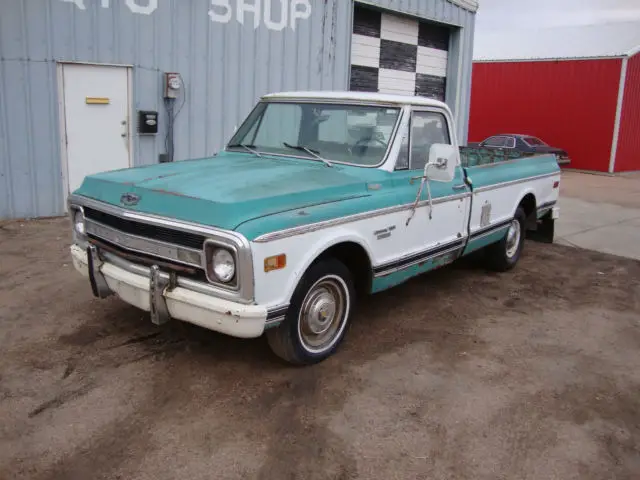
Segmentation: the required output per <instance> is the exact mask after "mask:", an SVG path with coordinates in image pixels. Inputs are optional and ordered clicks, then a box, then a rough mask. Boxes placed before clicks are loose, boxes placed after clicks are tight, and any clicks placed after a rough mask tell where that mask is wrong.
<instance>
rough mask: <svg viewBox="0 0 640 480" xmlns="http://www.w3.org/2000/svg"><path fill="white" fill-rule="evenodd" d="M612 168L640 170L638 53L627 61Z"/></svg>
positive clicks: (639, 69)
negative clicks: (618, 131)
mask: <svg viewBox="0 0 640 480" xmlns="http://www.w3.org/2000/svg"><path fill="white" fill-rule="evenodd" d="M614 170H615V171H616V172H629V171H634V170H640V54H636V55H635V56H633V57H631V58H629V60H628V61H627V79H626V82H625V88H624V100H623V104H622V116H621V117H620V136H619V138H618V151H617V153H616V163H615V167H614Z"/></svg>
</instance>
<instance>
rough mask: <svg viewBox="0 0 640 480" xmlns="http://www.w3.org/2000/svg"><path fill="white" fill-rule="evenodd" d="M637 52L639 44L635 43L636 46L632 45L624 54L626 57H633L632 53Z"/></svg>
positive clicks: (639, 51)
mask: <svg viewBox="0 0 640 480" xmlns="http://www.w3.org/2000/svg"><path fill="white" fill-rule="evenodd" d="M638 53H640V45H637V46H635V47H633V48H632V49H631V50H629V51H628V52H627V53H626V56H627V57H633V56H634V55H636V54H638Z"/></svg>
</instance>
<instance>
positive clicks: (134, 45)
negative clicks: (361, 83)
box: [0, 0, 474, 218]
mask: <svg viewBox="0 0 640 480" xmlns="http://www.w3.org/2000/svg"><path fill="white" fill-rule="evenodd" d="M295 1H296V2H297V3H298V4H302V3H304V1H303V0H295ZM215 2H216V4H221V3H227V4H229V5H230V6H231V7H232V8H231V19H230V21H229V22H228V23H217V22H214V21H212V20H211V18H210V16H209V15H208V12H209V11H210V10H212V9H214V7H212V1H211V0H190V1H183V0H158V1H157V2H156V0H3V1H2V15H0V190H1V191H0V218H5V217H30V216H48V215H58V214H61V213H62V212H63V211H64V205H63V197H64V195H63V193H64V192H63V188H65V187H63V182H62V178H61V175H62V174H61V159H60V139H59V132H60V125H59V120H58V114H59V113H58V85H57V79H56V62H92V63H110V64H126V65H132V66H133V92H132V93H133V108H134V110H138V109H140V110H158V111H160V112H161V117H160V125H159V127H160V133H159V134H158V135H157V136H155V137H140V136H137V135H135V136H134V151H133V159H134V163H135V164H136V165H144V164H151V163H155V162H157V159H158V154H159V153H163V152H164V151H165V147H164V144H165V132H166V114H165V112H164V105H163V101H162V72H165V71H176V72H180V73H181V74H182V77H183V79H184V81H185V84H186V92H187V98H186V103H185V105H184V107H183V108H182V110H181V112H180V114H179V116H178V118H177V120H176V125H175V141H176V143H175V149H176V150H175V158H176V159H177V160H179V159H185V158H194V157H204V156H210V155H213V154H215V153H216V152H217V151H218V150H219V149H220V147H221V146H222V145H223V143H224V142H225V141H226V140H227V139H228V138H229V136H230V135H231V133H232V132H233V129H234V127H235V126H236V125H238V124H239V122H240V121H241V120H242V119H243V118H244V116H245V115H246V114H247V112H248V111H249V110H250V109H251V107H252V106H253V105H254V103H255V101H256V100H257V99H258V98H259V96H261V95H262V94H264V93H268V92H273V91H283V90H346V89H347V88H348V84H349V83H348V82H349V63H350V62H349V55H350V42H351V24H352V20H351V16H352V7H353V4H352V2H349V1H345V0H309V3H310V6H311V15H310V17H309V18H308V19H305V20H300V19H298V20H297V22H296V28H295V30H294V29H292V28H291V26H290V24H288V26H287V27H286V28H284V29H283V30H281V31H274V30H270V29H268V28H266V27H265V22H264V16H263V15H262V14H261V16H260V21H259V24H258V26H257V28H254V15H253V13H251V12H246V13H245V14H244V24H241V23H239V21H238V15H237V11H236V7H237V5H238V4H239V3H242V2H239V0H228V2H225V1H223V0H215ZM256 2H257V3H260V4H261V5H262V6H264V5H265V4H266V0H261V1H257V0H252V1H250V2H249V1H248V2H246V5H252V4H255V3H256ZM293 2H294V0H271V2H270V4H271V5H272V15H271V18H272V19H274V20H276V21H277V20H278V19H279V18H280V13H281V8H280V6H281V5H283V4H284V5H286V6H288V7H289V6H290V5H291V4H292V3H293ZM156 3H157V9H156V10H155V11H153V12H152V13H150V14H149V15H144V14H139V13H132V12H131V10H130V7H129V6H130V5H133V6H135V5H139V6H142V7H144V6H147V5H152V6H153V5H154V4H156ZM367 3H369V4H374V5H378V6H380V7H383V8H388V9H391V10H397V11H400V12H402V13H406V14H409V15H416V16H419V17H421V18H428V19H432V20H436V21H440V22H447V23H451V24H455V25H457V26H460V27H464V28H461V29H460V30H459V32H460V33H459V35H458V36H457V37H456V38H455V39H454V41H453V44H454V46H455V48H457V49H459V50H456V51H455V52H452V53H453V54H455V55H458V52H462V55H461V57H459V58H457V59H456V61H452V62H451V64H453V65H452V66H451V67H450V68H451V72H450V73H449V75H450V81H451V82H455V84H456V85H457V86H459V88H451V91H450V90H449V88H450V87H449V86H448V87H447V89H448V90H447V92H448V93H447V101H448V103H449V104H450V105H451V107H452V109H453V110H454V112H457V113H458V115H459V135H460V136H461V137H462V138H464V137H465V135H466V125H467V121H466V120H467V114H468V107H467V105H468V90H469V85H470V77H471V54H472V52H471V45H472V38H473V24H474V13H472V12H470V11H468V10H465V9H464V8H461V7H459V6H456V5H453V4H452V3H450V2H448V1H446V0H378V1H373V2H367ZM77 5H83V6H84V7H85V9H84V10H82V9H80V8H78V6H77ZM103 6H104V7H108V8H103ZM302 8H303V6H300V5H299V6H298V10H301V9H302ZM214 11H215V12H217V13H219V14H221V13H225V9H224V8H220V7H215V10H214ZM458 37H459V38H458ZM179 103H180V102H178V104H179Z"/></svg>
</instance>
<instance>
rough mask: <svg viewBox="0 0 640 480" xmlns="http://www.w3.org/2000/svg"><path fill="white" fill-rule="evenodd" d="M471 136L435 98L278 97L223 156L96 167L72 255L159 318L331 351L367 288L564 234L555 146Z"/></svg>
mask: <svg viewBox="0 0 640 480" xmlns="http://www.w3.org/2000/svg"><path fill="white" fill-rule="evenodd" d="M464 152H466V153H465V154H461V153H460V149H459V148H458V146H457V142H456V135H455V128H454V120H453V116H452V113H451V111H450V109H449V108H448V107H447V105H446V104H444V103H441V102H438V101H435V100H430V99H426V98H420V97H411V96H407V97H405V96H395V95H385V94H373V93H356V92H317V93H311V92H289V93H278V94H270V95H266V96H264V97H262V98H261V99H260V101H259V102H258V103H257V105H256V106H255V108H254V109H253V111H251V113H250V114H249V115H248V117H247V118H246V120H245V121H244V123H242V124H241V126H240V127H239V128H238V129H237V130H236V132H235V133H234V135H233V138H231V140H230V141H229V143H228V144H227V145H226V147H225V148H224V150H223V151H221V152H219V154H217V155H216V156H214V157H211V158H204V159H198V160H189V161H180V162H175V163H165V164H158V165H152V166H146V167H139V168H131V169H125V170H118V171H112V172H105V173H100V174H96V175H91V176H88V177H87V178H86V179H85V180H84V182H83V184H82V185H81V187H80V188H79V189H78V190H77V191H75V192H73V194H72V195H70V197H69V200H68V208H69V212H70V216H71V219H72V224H73V238H74V240H73V244H72V245H71V255H72V258H73V263H74V266H75V267H76V269H77V270H79V271H80V272H81V273H82V274H84V275H85V276H87V277H88V279H89V282H90V284H91V287H92V290H93V293H94V295H96V296H97V297H100V298H104V297H107V296H109V295H111V294H116V295H117V296H118V297H120V298H121V299H122V300H124V301H125V302H127V303H129V304H131V305H134V306H136V307H139V308H141V309H143V310H147V311H150V314H151V320H152V321H153V322H154V323H156V324H162V323H164V322H166V321H168V320H169V319H171V318H174V319H178V320H182V321H186V322H191V323H193V324H196V325H200V326H202V327H204V328H208V329H211V330H215V331H218V332H222V333H225V334H228V335H232V336H236V337H247V338H248V337H258V336H260V335H262V334H263V333H264V334H266V337H267V339H268V342H269V345H270V346H271V348H272V350H273V351H274V352H275V353H276V354H277V355H279V356H280V357H282V358H283V359H285V360H287V361H289V362H291V363H294V364H311V363H315V362H319V361H321V360H323V359H325V358H327V357H328V356H330V355H331V354H333V353H334V352H335V351H336V349H337V347H338V345H339V344H340V343H341V341H342V340H343V338H344V336H345V332H346V331H347V327H348V325H349V322H350V321H351V319H352V317H353V312H354V307H355V305H356V298H362V296H364V295H367V294H371V293H376V292H380V291H382V290H385V289H388V288H390V287H393V286H395V285H398V284H400V283H402V282H404V281H406V280H408V279H409V278H411V277H414V276H416V275H419V274H421V273H424V272H427V271H429V270H432V269H434V268H437V267H441V266H443V265H446V264H448V263H451V262H453V261H454V260H456V259H457V258H459V257H461V256H464V255H467V254H469V253H471V252H474V251H478V250H480V249H483V250H484V257H485V259H486V261H487V262H488V265H489V266H490V267H492V268H494V269H496V270H501V271H504V270H508V269H510V268H512V267H513V266H514V265H515V264H516V263H517V261H518V259H519V257H520V255H521V252H522V249H523V245H524V239H525V234H526V233H527V232H533V234H534V235H537V236H538V237H540V238H542V239H546V241H550V240H552V238H553V227H554V221H555V219H556V218H557V217H558V208H557V207H556V206H555V205H556V200H557V198H558V192H559V183H560V170H559V167H558V164H557V162H556V159H555V156H554V155H541V156H536V157H527V158H516V159H508V158H506V157H505V159H504V160H501V161H495V162H493V163H486V162H478V159H477V158H475V157H473V155H470V154H469V149H465V150H464ZM479 254H480V252H479ZM398 321H401V320H398Z"/></svg>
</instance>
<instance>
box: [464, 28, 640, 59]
mask: <svg viewBox="0 0 640 480" xmlns="http://www.w3.org/2000/svg"><path fill="white" fill-rule="evenodd" d="M474 43H475V46H474V54H473V59H474V61H483V60H484V61H494V60H545V59H560V58H602V57H626V56H632V55H635V54H636V53H638V52H639V51H640V22H618V23H605V24H598V25H588V26H570V27H551V28H540V29H525V28H523V29H520V30H511V31H506V30H505V31H499V32H497V31H493V32H486V33H477V34H476V37H475V42H474Z"/></svg>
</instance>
